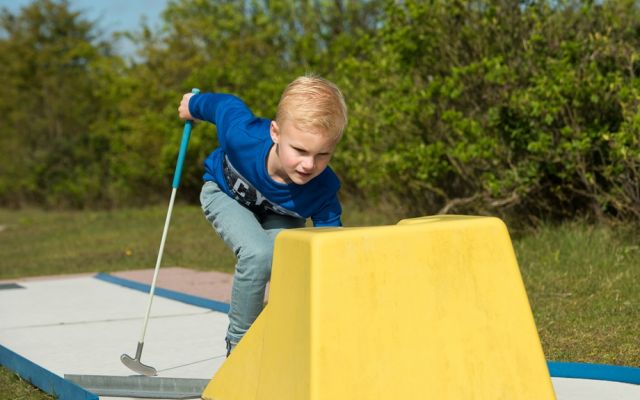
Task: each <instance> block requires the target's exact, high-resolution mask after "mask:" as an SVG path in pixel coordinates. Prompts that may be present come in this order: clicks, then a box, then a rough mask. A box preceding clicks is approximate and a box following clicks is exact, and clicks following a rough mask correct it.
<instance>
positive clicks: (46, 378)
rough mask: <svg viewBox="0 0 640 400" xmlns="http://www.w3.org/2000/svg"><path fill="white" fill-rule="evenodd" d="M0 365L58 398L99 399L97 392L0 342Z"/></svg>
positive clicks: (61, 399) (70, 399) (65, 399)
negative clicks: (57, 373) (63, 376)
mask: <svg viewBox="0 0 640 400" xmlns="http://www.w3.org/2000/svg"><path fill="white" fill-rule="evenodd" d="M0 365H2V366H4V367H6V368H8V369H10V370H11V371H13V372H14V373H16V374H18V375H19V376H20V377H21V378H22V379H24V380H26V381H28V382H30V383H31V384H32V385H34V386H37V387H38V388H40V389H41V390H42V391H44V392H46V393H48V394H50V395H53V396H56V397H57V398H58V399H60V400H99V397H98V395H97V394H95V393H92V392H89V391H87V390H85V389H83V388H82V387H80V386H78V385H76V384H75V383H73V382H71V381H68V380H66V379H64V378H62V377H61V376H59V375H56V374H54V373H53V372H51V371H49V370H48V369H45V368H43V367H41V366H39V365H38V364H36V363H34V362H33V361H30V360H28V359H26V358H24V357H22V356H21V355H19V354H18V353H14V352H13V351H11V350H9V349H8V348H6V347H4V346H3V345H1V344H0Z"/></svg>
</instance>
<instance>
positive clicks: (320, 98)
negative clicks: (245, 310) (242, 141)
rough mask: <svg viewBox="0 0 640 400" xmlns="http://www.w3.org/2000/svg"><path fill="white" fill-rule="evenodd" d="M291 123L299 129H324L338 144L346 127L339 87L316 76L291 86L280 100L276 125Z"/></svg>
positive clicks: (299, 78)
mask: <svg viewBox="0 0 640 400" xmlns="http://www.w3.org/2000/svg"><path fill="white" fill-rule="evenodd" d="M288 119H289V120H291V121H293V122H294V123H295V125H296V126H297V127H298V128H300V129H305V128H322V129H323V131H324V132H325V133H327V134H328V135H330V136H332V137H333V138H334V139H335V140H336V141H338V140H339V139H340V137H342V133H343V132H344V129H345V127H346V126H347V105H346V103H345V101H344V97H343V96H342V92H341V91H340V89H338V87H337V86H336V85H335V84H333V83H331V82H329V81H328V80H326V79H324V78H321V77H319V76H316V75H311V74H309V75H305V76H301V77H298V78H296V79H295V80H294V81H293V82H291V83H290V84H289V85H288V86H287V87H286V89H285V90H284V92H282V96H281V97H280V103H278V111H277V113H276V122H277V123H278V125H280V126H282V124H283V123H284V122H285V120H288Z"/></svg>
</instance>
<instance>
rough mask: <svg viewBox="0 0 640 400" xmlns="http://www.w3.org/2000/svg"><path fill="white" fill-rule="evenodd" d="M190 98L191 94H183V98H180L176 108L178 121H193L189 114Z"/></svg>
mask: <svg viewBox="0 0 640 400" xmlns="http://www.w3.org/2000/svg"><path fill="white" fill-rule="evenodd" d="M191 96H193V93H185V94H184V96H182V101H181V102H180V107H178V116H179V117H180V119H185V120H186V119H193V117H192V116H191V113H190V112H189V99H191Z"/></svg>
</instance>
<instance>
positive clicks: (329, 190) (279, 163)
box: [178, 76, 347, 356]
mask: <svg viewBox="0 0 640 400" xmlns="http://www.w3.org/2000/svg"><path fill="white" fill-rule="evenodd" d="M178 113H179V115H180V118H182V119H201V120H206V121H209V122H211V123H213V124H215V125H216V127H217V131H218V142H219V144H220V146H219V147H218V148H216V149H215V150H214V151H213V152H212V153H211V154H210V155H209V157H208V158H207V159H206V160H205V162H204V165H205V174H204V181H205V183H204V185H203V187H202V192H201V194H200V202H201V203H202V209H203V211H204V215H205V217H206V218H207V221H209V223H211V224H212V225H213V228H214V229H215V230H216V232H218V234H219V235H220V237H221V238H222V239H223V240H224V242H225V243H226V244H227V246H229V247H230V248H231V249H232V250H233V252H234V254H235V255H236V257H237V264H236V270H235V275H234V278H233V287H232V290H231V307H230V310H229V328H228V330H227V336H226V342H227V356H229V354H230V352H231V351H232V350H233V348H234V347H235V346H236V344H237V343H238V342H239V341H240V339H241V338H242V336H243V335H244V334H245V332H246V331H247V330H248V329H249V327H250V326H251V324H252V323H253V322H254V321H255V319H256V318H257V317H258V314H259V313H260V311H261V310H262V307H263V301H264V295H265V288H266V285H267V282H268V281H269V278H270V275H271V259H272V255H273V244H274V239H275V237H276V235H277V233H278V232H279V231H280V230H281V229H285V228H299V227H303V226H304V225H305V220H306V219H307V218H311V220H312V221H313V225H314V226H316V227H319V226H340V225H341V221H340V216H341V213H342V209H341V207H340V203H339V201H338V197H337V192H338V189H339V188H340V182H339V181H338V178H337V177H336V175H335V173H334V172H333V171H332V170H331V168H329V167H328V164H329V161H330V160H331V156H332V155H333V152H334V150H335V148H336V145H337V143H338V141H339V140H340V138H341V136H342V133H343V131H344V129H345V126H346V124H347V107H346V105H345V101H344V98H343V96H342V93H341V92H340V90H339V89H338V88H337V87H336V86H335V85H334V84H333V83H331V82H329V81H327V80H325V79H322V78H320V77H316V76H304V77H299V78H297V79H296V80H294V81H293V82H292V83H290V84H289V85H288V86H287V88H286V89H285V90H284V92H283V93H282V97H281V98H280V103H279V104H278V110H277V113H276V119H275V120H268V119H264V118H258V117H255V116H254V115H253V114H252V113H251V111H250V110H249V108H247V106H246V105H245V104H244V103H243V102H242V101H241V100H240V99H239V98H237V97H235V96H232V95H228V94H217V93H206V94H196V95H194V94H191V93H187V94H185V95H184V96H183V98H182V102H181V103H180V107H179V109H178Z"/></svg>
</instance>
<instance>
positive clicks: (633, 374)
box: [547, 361, 640, 385]
mask: <svg viewBox="0 0 640 400" xmlns="http://www.w3.org/2000/svg"><path fill="white" fill-rule="evenodd" d="M547 365H548V366H549V374H550V375H551V376H553V377H555V378H578V379H595V380H600V381H613V382H624V383H633V384H636V385H640V368H634V367H623V366H617V365H607V364H586V363H572V362H557V361H548V362H547Z"/></svg>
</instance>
